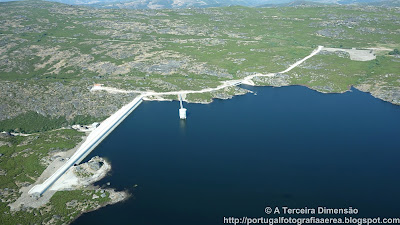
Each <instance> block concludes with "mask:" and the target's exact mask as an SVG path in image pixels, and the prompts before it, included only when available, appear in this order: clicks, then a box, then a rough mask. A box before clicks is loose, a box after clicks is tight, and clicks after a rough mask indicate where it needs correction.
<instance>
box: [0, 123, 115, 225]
mask: <svg viewBox="0 0 400 225" xmlns="http://www.w3.org/2000/svg"><path fill="white" fill-rule="evenodd" d="M82 136H83V134H82V133H80V132H77V131H75V130H70V129H66V130H58V131H48V132H41V133H39V134H35V135H31V136H7V135H2V136H0V142H2V143H6V145H3V146H0V153H1V157H0V170H1V171H2V173H3V174H2V176H0V193H1V195H0V198H1V201H0V212H1V213H2V216H0V224H43V223H47V222H49V223H50V224H65V223H68V222H70V221H72V220H73V219H74V218H76V217H77V216H78V215H79V214H80V213H82V212H84V211H88V210H92V209H95V208H97V207H100V206H101V205H104V204H106V203H107V202H109V201H110V198H109V192H108V191H105V192H104V195H105V196H103V197H99V198H96V199H93V198H92V197H93V195H94V194H96V195H97V196H100V195H101V193H98V191H94V190H74V191H61V192H57V193H56V194H55V195H54V196H53V197H52V198H51V200H50V202H49V203H48V204H47V205H45V206H43V207H41V208H38V209H33V208H24V209H23V210H19V211H15V212H14V211H13V212H10V209H9V206H8V204H9V203H11V202H14V201H15V200H16V199H17V198H18V197H19V196H20V193H19V189H20V188H21V187H22V186H26V185H29V184H31V183H33V182H34V180H35V179H36V178H37V177H38V176H39V175H40V174H41V173H42V172H43V170H44V169H45V168H46V163H45V162H44V160H42V159H46V160H50V158H49V156H50V153H51V152H58V151H66V150H68V149H71V148H73V147H75V146H76V144H77V143H79V142H80V141H81V140H82V139H81V138H82ZM71 201H72V203H73V204H75V205H74V206H68V204H67V203H68V202H69V205H71V204H72V203H71ZM50 221H51V222H50Z"/></svg>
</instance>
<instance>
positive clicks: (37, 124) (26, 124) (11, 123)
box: [0, 112, 105, 133]
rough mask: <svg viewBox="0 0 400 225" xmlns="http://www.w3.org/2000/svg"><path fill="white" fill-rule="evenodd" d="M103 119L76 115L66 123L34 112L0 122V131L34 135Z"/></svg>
mask: <svg viewBox="0 0 400 225" xmlns="http://www.w3.org/2000/svg"><path fill="white" fill-rule="evenodd" d="M104 119H105V117H103V118H94V117H91V116H88V115H78V116H75V117H74V119H73V120H71V121H68V120H66V119H65V118H62V117H56V118H49V117H46V116H43V115H40V114H38V113H36V112H27V113H24V114H21V115H18V116H17V117H15V118H12V119H9V120H2V121H0V130H1V131H7V132H21V133H36V132H41V131H49V130H54V129H57V128H60V127H65V126H68V125H74V124H91V123H93V122H96V121H102V120H104Z"/></svg>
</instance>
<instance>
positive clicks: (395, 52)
mask: <svg viewBox="0 0 400 225" xmlns="http://www.w3.org/2000/svg"><path fill="white" fill-rule="evenodd" d="M388 54H389V55H400V51H399V50H398V49H397V48H395V49H394V50H393V51H390V52H389V53H388Z"/></svg>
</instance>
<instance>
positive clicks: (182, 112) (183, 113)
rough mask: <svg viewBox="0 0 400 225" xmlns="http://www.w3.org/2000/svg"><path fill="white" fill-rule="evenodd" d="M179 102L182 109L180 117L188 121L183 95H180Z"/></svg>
mask: <svg viewBox="0 0 400 225" xmlns="http://www.w3.org/2000/svg"><path fill="white" fill-rule="evenodd" d="M179 101H180V103H181V108H180V109H179V117H180V118H181V120H185V119H186V109H185V108H183V104H182V95H179Z"/></svg>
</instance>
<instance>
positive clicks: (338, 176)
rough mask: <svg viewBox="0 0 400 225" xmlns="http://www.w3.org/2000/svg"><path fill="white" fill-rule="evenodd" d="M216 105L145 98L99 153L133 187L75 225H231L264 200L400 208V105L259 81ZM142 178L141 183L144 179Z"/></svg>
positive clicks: (115, 177)
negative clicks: (183, 113)
mask: <svg viewBox="0 0 400 225" xmlns="http://www.w3.org/2000/svg"><path fill="white" fill-rule="evenodd" d="M250 88H251V89H252V90H254V91H255V92H256V93H257V95H252V94H247V95H244V96H237V97H234V98H233V99H231V100H216V101H214V102H213V103H212V104H209V105H201V104H187V105H186V108H188V119H187V121H186V123H183V122H182V121H180V120H179V116H178V107H179V103H178V102H144V103H143V104H142V105H141V106H140V107H138V109H136V110H135V111H134V112H133V113H132V114H131V115H130V116H129V117H128V118H127V119H126V120H125V121H124V122H123V123H122V124H121V125H120V126H119V127H118V128H117V129H116V130H115V131H114V132H113V133H112V134H111V135H110V136H109V137H108V138H107V139H105V140H104V141H103V143H101V144H100V145H99V146H98V147H97V148H96V149H95V151H94V152H93V153H92V154H91V156H89V157H92V156H94V155H99V156H102V157H106V158H107V159H108V160H109V161H110V162H111V163H112V168H113V169H112V173H111V175H110V176H108V177H106V178H104V179H103V180H102V181H101V182H100V183H99V185H105V184H106V183H107V182H110V183H111V186H110V187H113V188H116V189H117V190H128V191H129V192H131V193H132V195H133V196H132V197H131V198H130V199H129V200H127V201H125V202H123V203H118V204H116V205H112V206H107V207H104V208H102V209H100V210H97V211H94V212H90V213H87V214H84V215H82V216H81V217H80V218H78V219H77V220H76V221H75V222H74V224H133V225H180V224H182V225H188V224H191V225H197V224H199V225H200V224H201V225H204V224H207V225H208V224H209V225H213V224H223V217H224V216H225V217H228V216H237V217H242V216H247V217H259V216H264V217H267V215H266V214H265V213H264V208H265V207H266V206H271V207H275V206H278V207H282V206H289V207H291V208H304V207H308V208H313V207H317V206H325V207H328V208H347V207H353V208H358V209H359V214H358V215H357V216H359V217H373V216H380V217H400V213H399V212H400V207H399V205H398V203H399V202H400V179H399V174H400V163H399V159H400V142H399V140H400V139H399V135H400V107H399V106H395V105H392V104H390V103H386V102H383V101H381V100H378V99H375V98H373V97H371V96H370V95H369V94H366V93H362V92H359V91H357V90H352V92H347V93H344V94H321V93H318V92H315V91H312V90H309V89H308V88H305V87H299V86H292V87H283V88H268V87H260V88H255V87H250ZM135 184H137V185H138V186H137V187H136V188H134V185H135Z"/></svg>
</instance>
